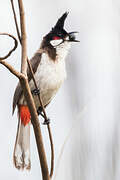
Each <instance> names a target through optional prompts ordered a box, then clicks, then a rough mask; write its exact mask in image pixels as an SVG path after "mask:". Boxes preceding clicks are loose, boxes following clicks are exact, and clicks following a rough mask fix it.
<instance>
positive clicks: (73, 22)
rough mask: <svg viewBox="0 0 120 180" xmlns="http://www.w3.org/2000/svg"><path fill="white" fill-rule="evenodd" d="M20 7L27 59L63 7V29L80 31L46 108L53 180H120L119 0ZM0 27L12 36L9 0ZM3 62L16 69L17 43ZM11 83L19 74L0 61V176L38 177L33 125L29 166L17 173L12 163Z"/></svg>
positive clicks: (3, 46)
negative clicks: (64, 75)
mask: <svg viewBox="0 0 120 180" xmlns="http://www.w3.org/2000/svg"><path fill="white" fill-rule="evenodd" d="M16 2H17V1H16ZM15 4H16V7H17V3H15ZM24 6H25V13H26V14H25V15H26V25H27V42H28V56H29V57H31V56H32V55H33V54H34V52H35V51H36V50H37V49H38V48H39V46H40V42H41V40H42V37H43V36H44V35H45V34H46V33H48V32H49V31H50V30H51V28H52V26H54V25H55V23H56V21H57V19H58V18H59V17H60V16H61V15H62V14H63V13H64V12H65V11H69V16H68V18H67V20H66V24H65V27H66V30H67V31H79V35H78V39H79V40H80V43H76V44H73V46H72V48H71V50H70V53H69V55H68V57H67V59H66V63H67V72H68V78H67V80H66V81H65V83H64V85H63V86H62V88H61V89H60V91H59V92H58V94H57V96H56V97H55V99H54V100H53V101H52V103H51V104H50V105H49V107H48V108H47V113H48V116H49V117H50V118H51V127H52V134H53V139H54V146H55V165H57V168H56V173H55V174H56V176H55V179H56V180H61V179H62V180H65V179H69V180H78V179H79V180H119V177H120V50H119V49H120V1H117V0H114V1H111V0H101V1H99V0H91V1H89V0H74V1H69V0H60V1H58V0H52V1H48V0H44V1H40V0H36V1H33V0H29V1H27V0H24ZM0 32H9V33H11V34H13V35H15V36H16V32H15V26H14V21H13V14H12V10H11V5H10V1H8V0H0ZM10 47H11V40H10V39H9V40H8V38H5V37H0V56H2V55H4V54H5V53H6V52H7V50H8V49H9V48H10ZM8 62H9V63H10V64H12V65H13V66H14V67H15V68H16V69H18V70H19V69H20V46H19V47H18V49H17V51H16V52H15V53H14V54H13V55H12V56H11V57H10V58H9V60H8ZM16 84H17V79H16V78H15V77H14V76H13V75H12V74H10V73H9V72H8V70H6V69H5V68H4V67H3V66H2V65H0V179H1V180H8V179H15V180H21V179H22V180H27V179H29V180H33V179H40V176H41V172H40V166H39V160H38V154H37V150H36V144H35V139H34V134H33V129H32V127H31V160H32V169H31V171H30V172H21V171H18V170H16V169H15V168H14V166H13V163H12V155H13V148H14V142H15V136H16V129H17V113H15V115H14V116H13V117H12V97H13V94H14V89H15V86H16ZM40 121H42V119H40ZM41 127H42V132H43V138H44V142H45V148H46V152H47V158H48V163H49V164H50V149H49V141H48V134H47V130H46V127H45V126H43V125H42V126H41ZM63 144H64V147H63ZM61 148H62V150H63V151H61ZM60 153H61V156H60V161H58V159H59V154H60ZM57 162H59V163H57Z"/></svg>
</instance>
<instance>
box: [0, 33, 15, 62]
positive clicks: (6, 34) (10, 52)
mask: <svg viewBox="0 0 120 180" xmlns="http://www.w3.org/2000/svg"><path fill="white" fill-rule="evenodd" d="M0 35H5V36H9V37H11V38H12V39H13V40H14V47H13V48H12V49H11V50H10V51H9V52H8V54H7V55H5V56H4V57H0V61H3V60H5V59H7V58H8V57H9V56H10V55H11V54H12V52H13V51H15V50H16V48H17V46H18V42H17V39H16V38H15V37H14V36H13V35H11V34H8V33H0Z"/></svg>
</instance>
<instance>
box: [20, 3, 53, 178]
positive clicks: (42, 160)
mask: <svg viewBox="0 0 120 180" xmlns="http://www.w3.org/2000/svg"><path fill="white" fill-rule="evenodd" d="M18 4H19V11H20V23H21V36H22V38H21V41H22V64H21V72H22V73H23V74H24V75H25V76H26V77H27V43H26V29H25V18H24V7H23V3H22V0H18ZM20 82H21V85H22V88H23V92H24V95H25V98H26V101H27V104H28V107H29V110H30V113H31V122H32V124H33V128H34V133H35V137H36V142H37V148H38V153H39V158H40V163H41V169H42V176H43V180H49V179H50V176H49V171H48V166H47V160H46V154H45V151H44V145H43V141H42V134H41V129H40V124H39V119H38V115H37V111H36V107H35V104H34V100H33V97H32V94H31V90H30V87H29V84H28V79H26V78H22V79H21V80H20ZM26 89H27V91H26Z"/></svg>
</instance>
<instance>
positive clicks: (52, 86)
mask: <svg viewBox="0 0 120 180" xmlns="http://www.w3.org/2000/svg"><path fill="white" fill-rule="evenodd" d="M61 84H62V82H57V83H55V82H52V80H51V81H47V82H46V81H45V82H44V80H43V81H41V83H40V84H39V83H38V88H39V90H40V97H41V99H42V102H43V105H44V106H46V105H47V104H49V103H50V101H51V100H52V99H53V97H54V96H55V94H56V93H57V91H58V89H59V88H60V86H61ZM33 97H34V101H35V105H36V107H37V108H38V107H39V106H40V103H39V99H38V97H37V96H36V95H34V96H33Z"/></svg>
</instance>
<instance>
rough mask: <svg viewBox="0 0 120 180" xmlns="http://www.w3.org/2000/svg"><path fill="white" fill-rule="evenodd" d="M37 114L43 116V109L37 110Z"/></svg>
mask: <svg viewBox="0 0 120 180" xmlns="http://www.w3.org/2000/svg"><path fill="white" fill-rule="evenodd" d="M37 113H38V116H39V115H41V114H42V107H39V108H38V109H37Z"/></svg>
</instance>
